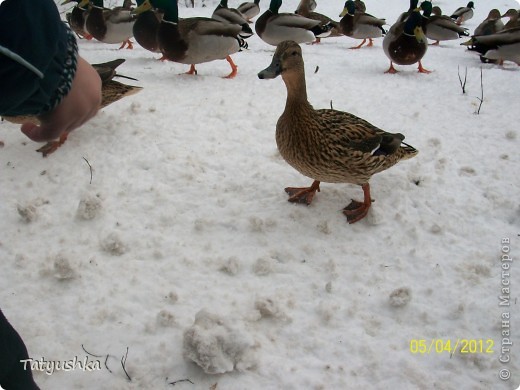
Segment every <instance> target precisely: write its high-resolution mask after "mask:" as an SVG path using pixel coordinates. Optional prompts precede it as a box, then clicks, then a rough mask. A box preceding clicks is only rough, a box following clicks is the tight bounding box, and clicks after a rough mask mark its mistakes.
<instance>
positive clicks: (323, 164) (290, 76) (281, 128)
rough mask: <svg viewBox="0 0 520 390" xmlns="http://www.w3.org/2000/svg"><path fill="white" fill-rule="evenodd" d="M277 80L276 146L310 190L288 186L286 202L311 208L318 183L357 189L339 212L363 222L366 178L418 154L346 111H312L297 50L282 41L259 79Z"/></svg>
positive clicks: (367, 202) (395, 136) (367, 200)
mask: <svg viewBox="0 0 520 390" xmlns="http://www.w3.org/2000/svg"><path fill="white" fill-rule="evenodd" d="M277 76H281V77H282V79H283V81H284V83H285V85H286V88H287V100H286V103H285V110H284V112H283V113H282V115H281V116H280V118H279V119H278V122H277V124H276V144H277V147H278V150H279V152H280V154H281V156H282V157H283V158H284V160H285V161H286V162H287V163H288V164H289V165H291V166H292V167H293V168H294V169H296V170H297V171H298V172H300V173H301V174H302V175H304V176H307V177H309V178H310V179H312V180H313V182H312V184H311V186H310V187H287V188H285V192H286V193H287V194H288V195H289V199H288V200H289V201H290V202H294V203H302V204H306V205H310V204H311V202H312V200H313V198H314V196H315V194H316V192H317V191H318V192H319V191H320V184H321V182H326V183H351V184H356V185H359V186H361V188H362V189H363V194H364V200H363V201H362V202H359V201H355V200H352V202H351V203H350V204H349V205H348V206H346V207H345V208H344V209H343V214H344V215H345V216H346V218H347V221H348V222H349V223H351V224H352V223H355V222H358V221H360V220H362V219H363V218H364V217H365V216H366V215H367V213H368V211H369V209H370V206H371V204H372V199H371V196H370V184H369V180H370V178H371V176H372V175H374V174H376V173H379V172H382V171H384V170H386V169H388V168H390V167H391V166H393V165H395V164H396V163H397V162H399V161H400V160H407V159H410V158H412V157H414V156H415V155H417V153H418V151H417V149H415V148H414V147H412V146H410V145H407V144H404V143H403V140H404V136H403V135H402V134H399V133H396V134H392V133H388V132H386V131H384V130H381V129H379V128H378V127H376V126H374V125H372V124H370V123H369V122H367V121H366V120H364V119H361V118H359V117H357V116H355V115H352V114H350V113H348V112H343V111H339V110H335V109H318V110H316V109H314V108H313V107H312V105H311V104H310V103H309V101H308V100H307V88H306V84H305V69H304V61H303V55H302V50H301V47H300V45H299V44H298V43H296V42H294V41H283V42H281V43H280V44H278V46H277V47H276V51H275V53H274V56H273V59H272V62H271V64H270V65H269V66H268V67H267V68H265V69H264V70H262V71H260V72H259V73H258V77H259V78H260V79H274V78H276V77H277Z"/></svg>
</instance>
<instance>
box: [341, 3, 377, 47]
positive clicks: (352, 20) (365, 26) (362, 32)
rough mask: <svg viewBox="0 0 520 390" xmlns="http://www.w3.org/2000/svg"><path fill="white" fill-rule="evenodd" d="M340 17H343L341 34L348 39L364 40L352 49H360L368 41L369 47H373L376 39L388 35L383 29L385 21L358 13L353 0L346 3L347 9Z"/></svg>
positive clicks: (344, 9) (345, 8)
mask: <svg viewBox="0 0 520 390" xmlns="http://www.w3.org/2000/svg"><path fill="white" fill-rule="evenodd" d="M339 16H341V20H340V21H339V25H340V29H341V32H342V33H343V34H344V35H346V36H348V37H351V38H355V39H362V40H363V42H361V43H360V44H359V45H358V46H355V47H351V49H360V48H361V47H362V46H363V45H364V44H365V42H366V41H367V39H368V45H367V46H372V45H373V44H374V43H373V41H372V40H373V39H374V38H381V37H382V36H383V34H386V31H385V29H384V28H383V26H384V25H385V23H386V21H385V19H379V18H376V17H374V16H372V15H369V14H367V13H365V12H360V11H356V5H355V4H354V2H353V1H352V0H348V1H346V2H345V7H344V8H343V11H342V12H341V13H340V14H339Z"/></svg>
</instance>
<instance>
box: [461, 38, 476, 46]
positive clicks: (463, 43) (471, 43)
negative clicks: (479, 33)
mask: <svg viewBox="0 0 520 390" xmlns="http://www.w3.org/2000/svg"><path fill="white" fill-rule="evenodd" d="M461 45H462V46H471V45H473V38H471V39H470V40H468V41H466V42H462V43H461Z"/></svg>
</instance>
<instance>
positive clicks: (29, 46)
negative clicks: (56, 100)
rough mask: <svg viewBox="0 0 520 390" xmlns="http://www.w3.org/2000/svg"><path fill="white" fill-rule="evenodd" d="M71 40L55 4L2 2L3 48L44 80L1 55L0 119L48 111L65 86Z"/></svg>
mask: <svg viewBox="0 0 520 390" xmlns="http://www.w3.org/2000/svg"><path fill="white" fill-rule="evenodd" d="M68 39H69V38H68V27H67V26H65V24H64V23H63V22H62V21H61V18H60V15H59V12H58V9H57V8H56V5H55V3H54V1H53V0H5V1H4V2H2V4H1V5H0V46H3V47H4V48H7V49H8V50H9V51H11V52H14V53H16V54H18V55H19V56H20V57H22V58H23V59H24V60H26V61H27V62H29V63H30V64H31V65H33V66H34V67H35V68H37V69H38V70H39V71H40V72H41V73H43V75H44V77H43V78H40V77H38V75H37V74H36V73H34V72H33V71H31V70H30V69H28V68H27V67H25V66H23V65H22V64H20V63H19V62H17V61H15V60H13V59H11V58H9V57H8V56H6V55H4V54H2V53H0V115H5V116H15V115H24V114H41V113H43V112H44V111H45V110H48V109H49V103H50V102H51V101H52V99H53V96H55V94H56V90H57V89H58V88H60V85H61V84H62V83H63V73H64V71H65V66H66V64H65V63H66V60H67V55H68V54H67V48H68ZM74 72H75V63H74ZM66 92H67V93H68V90H67V91H66ZM52 108H54V107H52Z"/></svg>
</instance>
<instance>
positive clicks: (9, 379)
mask: <svg viewBox="0 0 520 390" xmlns="http://www.w3.org/2000/svg"><path fill="white" fill-rule="evenodd" d="M15 1H16V0H15ZM28 358H29V357H28V355H27V349H26V347H25V344H24V343H23V341H22V339H21V337H20V335H19V334H18V333H17V332H16V330H15V329H14V328H13V327H12V326H11V324H10V323H9V321H7V319H6V318H5V316H4V314H3V313H2V310H0V386H2V388H4V389H5V390H38V389H39V387H38V386H37V385H36V383H34V380H33V376H32V372H31V369H30V367H29V366H30V364H24V363H23V362H20V360H25V359H28ZM24 365H26V366H27V367H26V368H25V367H24Z"/></svg>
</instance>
